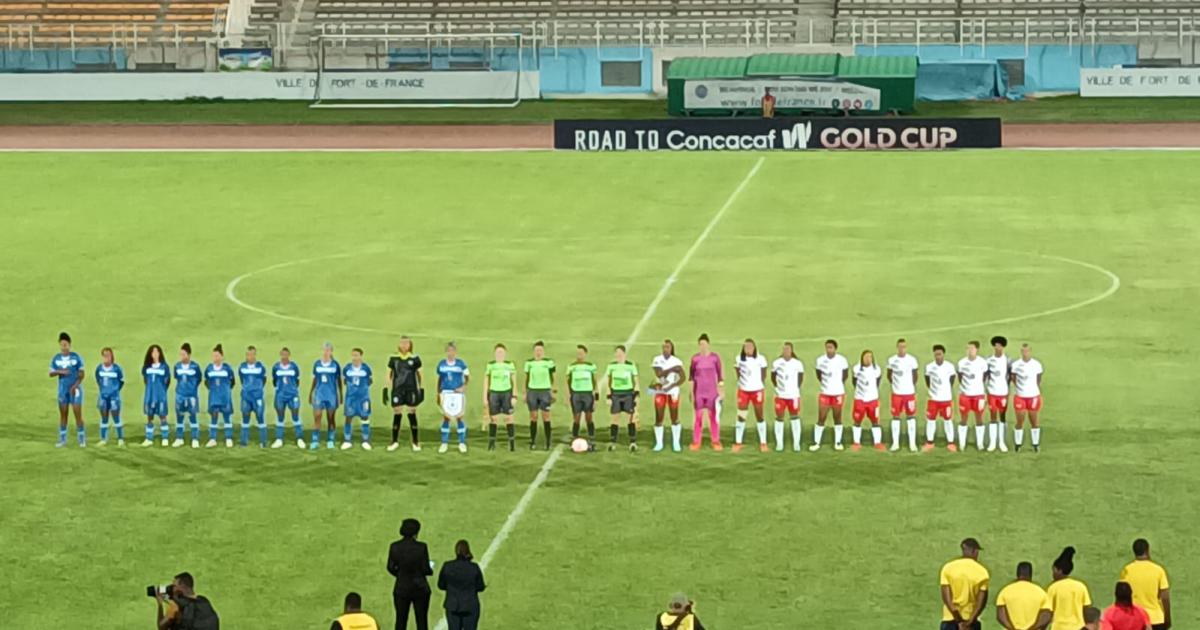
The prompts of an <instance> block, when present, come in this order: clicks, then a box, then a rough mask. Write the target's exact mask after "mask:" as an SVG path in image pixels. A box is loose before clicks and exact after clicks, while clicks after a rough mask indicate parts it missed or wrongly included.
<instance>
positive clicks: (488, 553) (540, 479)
mask: <svg viewBox="0 0 1200 630" xmlns="http://www.w3.org/2000/svg"><path fill="white" fill-rule="evenodd" d="M766 159H767V158H766V157H760V158H758V161H757V162H755V163H754V167H753V168H751V169H750V172H748V173H746V176H745V177H743V178H742V181H741V182H740V183H739V184H738V185H737V188H735V189H734V190H733V192H732V193H730V195H729V197H728V198H727V199H726V200H725V203H724V204H722V205H721V207H720V209H718V210H717V213H716V214H714V215H713V218H712V219H711V220H710V221H709V222H708V225H706V226H704V230H703V231H702V232H700V235H699V236H697V237H696V240H695V242H693V243H692V246H691V247H689V248H688V250H687V251H686V252H684V254H683V258H681V259H680V260H679V264H678V265H675V269H674V270H673V271H671V275H670V276H667V279H666V280H665V281H664V282H663V285H662V288H660V289H659V290H658V293H657V294H655V296H654V299H653V300H651V302H650V305H649V306H647V307H646V312H645V313H643V314H642V318H641V319H639V320H638V323H637V325H636V326H634V327H633V332H631V333H629V338H628V339H626V340H625V345H626V346H632V345H633V344H634V343H637V338H638V336H639V335H641V334H642V329H643V328H645V327H646V323H647V322H649V321H650V318H651V317H653V316H654V313H655V311H657V310H658V305H659V304H661V303H662V301H663V298H665V297H666V296H667V293H669V292H670V291H671V285H673V284H675V280H676V279H677V278H678V277H679V274H680V273H681V272H682V271H683V269H684V267H686V266H687V264H688V262H689V261H690V260H691V259H692V256H694V255H695V254H696V251H697V250H698V249H700V246H701V245H702V244H704V241H706V240H708V235H709V234H711V233H712V231H713V228H715V227H716V226H717V224H718V223H720V222H721V218H722V217H724V216H725V213H726V212H728V211H729V208H731V207H732V206H733V203H734V202H735V201H737V198H738V197H739V196H741V194H742V191H743V190H745V189H746V186H747V185H749V184H750V180H752V179H754V176H755V175H757V174H758V170H759V169H760V168H762V165H763V162H765V161H766ZM562 454H563V446H562V445H561V444H559V445H558V446H556V447H554V450H553V451H551V452H550V455H549V456H548V457H546V461H545V463H543V464H542V468H541V469H540V470H538V474H537V476H536V477H534V478H533V481H531V482H530V483H529V487H528V488H526V489H525V494H522V495H521V498H520V500H518V501H517V505H516V507H514V508H513V510H512V512H509V514H508V518H506V519H504V524H503V525H501V526H500V531H498V532H496V536H495V537H494V538H492V542H491V543H489V544H488V547H487V550H485V551H484V552H483V557H482V558H480V560H479V568H480V569H482V570H487V568H488V565H490V564H491V563H492V560H493V559H494V558H495V557H496V553H497V552H499V551H500V546H501V545H503V544H504V542H505V541H506V540H508V537H509V535H510V534H512V531H513V529H515V528H516V526H517V523H518V522H519V521H520V520H521V517H522V516H524V515H525V510H527V509H528V508H529V504H530V503H532V502H533V495H534V494H536V493H537V491H538V489H540V488H541V487H542V484H544V483H546V478H547V477H549V476H550V471H551V470H552V469H553V468H554V464H556V463H557V462H558V458H559V457H562ZM448 627H449V624H448V623H447V622H446V618H445V617H442V618H441V619H440V620H439V621H438V622H437V625H436V626H434V630H446V628H448Z"/></svg>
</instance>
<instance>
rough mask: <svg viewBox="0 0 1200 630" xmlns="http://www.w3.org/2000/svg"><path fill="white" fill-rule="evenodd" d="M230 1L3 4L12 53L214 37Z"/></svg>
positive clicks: (1, 30)
mask: <svg viewBox="0 0 1200 630" xmlns="http://www.w3.org/2000/svg"><path fill="white" fill-rule="evenodd" d="M227 5H228V0H39V1H36V2H22V1H18V2H6V3H3V4H0V36H4V37H7V45H8V47H9V48H14V47H17V48H20V47H26V46H28V47H53V46H70V45H75V46H88V45H97V44H99V45H112V46H124V47H130V46H136V45H139V44H147V43H150V42H152V41H160V40H163V39H179V40H181V41H189V42H192V41H200V40H202V39H204V38H209V37H212V36H213V34H214V29H215V25H216V24H218V23H219V20H220V17H221V16H222V15H223V12H224V11H225V9H226V6H227Z"/></svg>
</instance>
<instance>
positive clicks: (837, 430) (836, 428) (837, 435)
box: [833, 424, 846, 446]
mask: <svg viewBox="0 0 1200 630" xmlns="http://www.w3.org/2000/svg"><path fill="white" fill-rule="evenodd" d="M845 428H846V427H844V426H842V425H840V424H835V425H833V443H834V444H835V445H837V446H841V445H842V431H843V430H844V429H845Z"/></svg>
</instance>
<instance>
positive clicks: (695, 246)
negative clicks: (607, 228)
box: [625, 156, 767, 347]
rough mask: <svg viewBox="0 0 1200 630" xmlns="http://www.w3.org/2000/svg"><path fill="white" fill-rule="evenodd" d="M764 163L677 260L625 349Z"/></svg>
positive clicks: (757, 164)
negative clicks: (677, 262)
mask: <svg viewBox="0 0 1200 630" xmlns="http://www.w3.org/2000/svg"><path fill="white" fill-rule="evenodd" d="M765 161H767V157H766V156H762V157H760V158H758V161H757V162H755V163H754V167H753V168H751V169H750V172H749V173H746V176H745V177H743V178H742V181H741V183H739V184H738V185H737V188H734V189H733V192H732V193H730V195H729V198H728V199H726V200H725V203H724V205H722V206H721V209H720V210H717V213H716V214H714V215H713V218H712V219H711V220H709V222H708V225H706V226H704V231H703V232H700V236H697V237H696V241H695V242H694V243H692V246H691V247H689V248H688V250H687V252H685V253H684V254H683V258H680V259H679V264H678V265H675V269H674V271H672V272H671V275H669V276H667V279H666V281H665V282H663V285H662V288H660V289H659V290H658V294H657V295H655V296H654V300H653V301H651V302H650V306H647V307H646V312H645V313H643V314H642V318H641V319H640V320H638V323H637V326H634V327H633V332H631V333H629V339H626V340H625V345H626V346H627V347H628V346H632V345H633V344H634V343H636V342H637V339H638V337H640V336H641V334H642V329H643V328H645V327H646V324H647V323H649V321H650V318H651V317H654V313H655V311H657V310H658V305H659V304H661V303H662V301H663V298H665V297H667V293H670V291H671V285H673V284H675V280H676V279H677V278H678V277H679V273H680V272H682V271H683V268H684V267H686V266H687V264H688V263H689V262H691V260H692V256H694V255H695V254H696V251H697V250H699V249H700V246H701V245H703V244H704V241H706V240H708V235H709V234H711V233H712V231H713V228H715V227H717V224H718V223H720V222H721V218H722V217H724V216H725V213H726V212H728V211H729V209H730V208H731V207H733V202H734V201H737V198H738V197H739V196H740V195H741V194H742V191H743V190H745V189H746V186H747V185H749V184H750V180H752V179H754V176H755V175H757V174H758V169H760V168H762V165H763V162H765Z"/></svg>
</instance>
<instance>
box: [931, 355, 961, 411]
mask: <svg viewBox="0 0 1200 630" xmlns="http://www.w3.org/2000/svg"><path fill="white" fill-rule="evenodd" d="M954 374H955V370H954V364H953V363H950V362H949V361H942V363H941V364H940V365H939V364H938V362H937V361H930V362H929V363H927V364H926V365H925V376H927V377H928V378H929V400H932V401H935V402H950V401H951V400H954V391H953V387H952V386H951V385H952V383H953V379H954Z"/></svg>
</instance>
